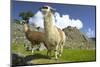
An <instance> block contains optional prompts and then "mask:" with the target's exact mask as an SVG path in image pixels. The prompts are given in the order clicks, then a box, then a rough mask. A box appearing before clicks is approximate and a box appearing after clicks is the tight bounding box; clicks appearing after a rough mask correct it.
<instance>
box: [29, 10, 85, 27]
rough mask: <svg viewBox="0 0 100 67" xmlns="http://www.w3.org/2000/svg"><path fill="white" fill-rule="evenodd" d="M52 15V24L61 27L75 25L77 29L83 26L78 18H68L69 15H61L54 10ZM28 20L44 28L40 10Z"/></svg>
mask: <svg viewBox="0 0 100 67" xmlns="http://www.w3.org/2000/svg"><path fill="white" fill-rule="evenodd" d="M54 17H55V19H54V18H53V21H54V22H55V23H54V24H55V25H56V26H57V27H59V28H61V29H63V28H66V27H67V26H72V27H76V28H78V29H81V28H82V27H83V23H82V21H81V20H80V19H70V18H69V15H62V16H61V15H60V13H58V12H56V13H55V15H54ZM29 22H30V24H34V25H35V26H39V27H42V28H44V23H43V15H42V13H41V12H40V11H38V12H37V13H36V14H35V16H34V17H32V18H30V19H29Z"/></svg>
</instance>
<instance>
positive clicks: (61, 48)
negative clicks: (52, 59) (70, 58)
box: [59, 43, 63, 56]
mask: <svg viewBox="0 0 100 67" xmlns="http://www.w3.org/2000/svg"><path fill="white" fill-rule="evenodd" d="M62 52H63V43H62V44H60V54H59V56H61V55H62Z"/></svg>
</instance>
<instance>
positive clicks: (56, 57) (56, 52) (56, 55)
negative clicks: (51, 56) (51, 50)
mask: <svg viewBox="0 0 100 67" xmlns="http://www.w3.org/2000/svg"><path fill="white" fill-rule="evenodd" d="M55 59H58V45H57V46H56V50H55Z"/></svg>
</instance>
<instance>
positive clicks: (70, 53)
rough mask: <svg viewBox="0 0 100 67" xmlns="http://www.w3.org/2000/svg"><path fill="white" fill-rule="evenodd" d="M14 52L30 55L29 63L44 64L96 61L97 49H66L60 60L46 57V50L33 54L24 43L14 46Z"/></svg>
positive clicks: (23, 55)
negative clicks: (26, 48)
mask: <svg viewBox="0 0 100 67" xmlns="http://www.w3.org/2000/svg"><path fill="white" fill-rule="evenodd" d="M11 47H12V53H15V54H20V56H22V57H30V56H32V57H33V58H35V59H33V58H31V59H30V61H28V62H27V63H34V64H44V63H59V62H78V61H95V60H96V56H95V50H80V49H64V51H63V54H62V56H61V57H60V58H59V60H58V61H56V60H54V59H51V60H50V59H48V58H45V57H47V56H46V50H44V51H36V52H35V54H32V53H31V51H26V50H25V48H24V46H23V45H22V44H19V45H15V44H13V45H12V46H11Z"/></svg>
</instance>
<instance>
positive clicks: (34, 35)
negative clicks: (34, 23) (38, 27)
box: [24, 23, 47, 53]
mask: <svg viewBox="0 0 100 67" xmlns="http://www.w3.org/2000/svg"><path fill="white" fill-rule="evenodd" d="M24 32H25V35H26V38H27V39H28V40H29V41H30V42H31V46H32V47H34V46H35V45H40V43H41V42H42V43H44V45H45V47H47V46H46V44H45V37H44V33H43V32H38V31H31V30H30V28H29V25H28V23H25V24H24ZM33 51H34V50H32V53H33Z"/></svg>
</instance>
